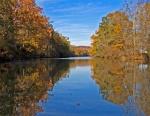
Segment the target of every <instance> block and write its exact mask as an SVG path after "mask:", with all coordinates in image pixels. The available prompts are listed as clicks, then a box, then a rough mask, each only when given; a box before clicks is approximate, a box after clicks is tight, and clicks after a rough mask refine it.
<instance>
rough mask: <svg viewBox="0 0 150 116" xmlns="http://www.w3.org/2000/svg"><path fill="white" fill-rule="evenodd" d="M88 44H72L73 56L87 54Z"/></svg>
mask: <svg viewBox="0 0 150 116" xmlns="http://www.w3.org/2000/svg"><path fill="white" fill-rule="evenodd" d="M89 48H90V46H73V53H74V55H75V56H89V52H88V50H89Z"/></svg>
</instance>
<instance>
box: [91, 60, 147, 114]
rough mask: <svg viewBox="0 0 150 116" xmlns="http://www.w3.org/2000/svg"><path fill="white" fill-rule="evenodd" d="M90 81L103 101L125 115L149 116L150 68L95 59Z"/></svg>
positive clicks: (92, 62)
mask: <svg viewBox="0 0 150 116" xmlns="http://www.w3.org/2000/svg"><path fill="white" fill-rule="evenodd" d="M90 64H91V66H92V72H93V75H92V78H93V79H94V80H95V81H96V83H97V84H98V85H99V87H100V93H101V94H102V98H103V99H104V100H107V101H109V102H111V103H114V104H116V105H119V107H121V109H122V110H123V111H124V115H130V113H131V112H134V114H135V115H138V116H141V115H150V66H149V65H148V64H146V63H142V62H121V61H118V60H104V59H94V60H92V61H91V63H90Z"/></svg>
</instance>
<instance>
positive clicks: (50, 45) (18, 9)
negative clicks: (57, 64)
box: [0, 0, 77, 61]
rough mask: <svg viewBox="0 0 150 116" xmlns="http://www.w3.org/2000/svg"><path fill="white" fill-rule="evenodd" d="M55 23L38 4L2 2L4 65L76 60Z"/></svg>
mask: <svg viewBox="0 0 150 116" xmlns="http://www.w3.org/2000/svg"><path fill="white" fill-rule="evenodd" d="M51 22H52V21H51V19H50V18H49V17H47V16H45V15H44V12H43V10H42V8H41V7H39V6H37V5H36V3H35V0H0V61H6V60H13V59H27V58H40V57H49V58H54V57H68V56H75V54H77V53H75V51H76V50H75V49H74V47H73V46H72V45H71V44H70V42H69V38H68V37H65V36H63V35H62V34H60V33H58V32H57V31H55V30H54V27H53V25H52V23H51ZM73 50H75V51H73Z"/></svg>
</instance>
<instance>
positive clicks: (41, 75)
mask: <svg viewBox="0 0 150 116" xmlns="http://www.w3.org/2000/svg"><path fill="white" fill-rule="evenodd" d="M76 65H80V66H85V65H89V64H88V60H65V59H64V60H59V59H57V60H56V59H43V60H33V61H32V60H31V61H23V62H22V61H21V62H13V63H5V64H0V98H1V99H0V115H2V116H6V115H23V116H30V115H36V114H37V113H38V112H42V111H43V106H44V103H45V102H46V100H48V99H50V95H48V93H47V91H50V90H52V89H53V86H54V84H55V83H57V82H58V81H59V80H60V79H61V78H64V77H68V72H69V70H70V68H71V67H75V66H76Z"/></svg>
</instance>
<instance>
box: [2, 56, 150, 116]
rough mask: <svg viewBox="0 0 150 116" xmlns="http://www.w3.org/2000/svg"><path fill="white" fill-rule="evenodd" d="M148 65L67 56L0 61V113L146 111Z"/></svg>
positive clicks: (64, 115)
mask: <svg viewBox="0 0 150 116" xmlns="http://www.w3.org/2000/svg"><path fill="white" fill-rule="evenodd" d="M149 73H150V66H149V64H146V63H144V64H143V63H141V62H121V61H119V60H107V59H93V58H90V57H76V58H75V57H71V58H58V59H48V58H45V59H37V60H26V61H15V62H7V63H2V64H0V98H1V99H0V115H2V116H3V115H4V116H5V115H25V116H26V115H27V116H30V115H31V116H32V115H37V116H49V115H50V116H51V115H52V116H60V115H61V116H101V115H103V116H108V115H111V116H112V115H114V116H124V115H127V116H139V115H140V116H146V115H150V99H149V98H150V74H149Z"/></svg>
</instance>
